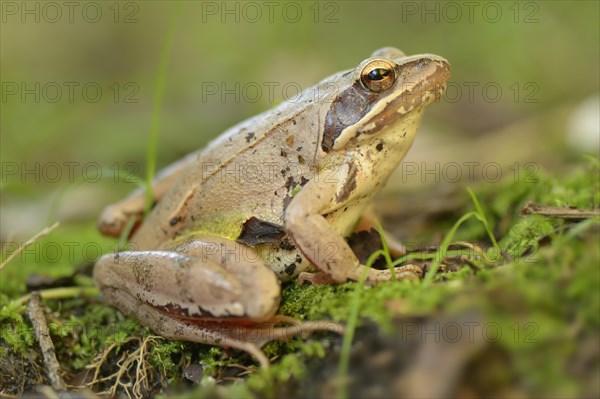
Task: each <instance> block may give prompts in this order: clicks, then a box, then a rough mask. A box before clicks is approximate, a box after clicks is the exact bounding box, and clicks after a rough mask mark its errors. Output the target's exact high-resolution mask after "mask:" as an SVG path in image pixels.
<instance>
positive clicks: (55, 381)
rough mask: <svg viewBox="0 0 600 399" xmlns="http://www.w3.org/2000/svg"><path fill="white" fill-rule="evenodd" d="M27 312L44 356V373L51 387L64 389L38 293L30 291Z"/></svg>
mask: <svg viewBox="0 0 600 399" xmlns="http://www.w3.org/2000/svg"><path fill="white" fill-rule="evenodd" d="M27 314H28V315H29V320H31V324H33V330H34V331H35V336H36V337H37V340H38V343H39V344H40V349H41V350H42V356H43V357H44V364H45V365H46V374H47V375H48V379H49V380H50V384H51V385H52V389H54V390H56V391H64V390H66V389H67V386H66V385H65V382H64V381H63V379H62V376H61V375H60V364H59V363H58V360H57V359H56V353H55V352H54V344H53V343H52V339H51V338H50V330H49V329H48V324H47V323H46V317H45V316H44V311H43V310H42V299H41V296H40V294H39V293H37V292H33V293H31V297H30V298H29V306H28V310H27Z"/></svg>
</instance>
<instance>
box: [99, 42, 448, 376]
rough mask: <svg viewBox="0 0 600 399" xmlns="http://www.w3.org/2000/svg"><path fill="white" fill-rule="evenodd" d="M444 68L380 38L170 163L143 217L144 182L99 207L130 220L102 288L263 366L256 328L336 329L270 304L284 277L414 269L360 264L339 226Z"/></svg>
mask: <svg viewBox="0 0 600 399" xmlns="http://www.w3.org/2000/svg"><path fill="white" fill-rule="evenodd" d="M449 76H450V65H449V63H448V61H447V60H446V59H444V58H443V57H440V56H437V55H433V54H420V55H411V56H407V55H406V54H405V53H403V52H402V51H401V50H399V49H397V48H393V47H384V48H381V49H378V50H376V51H375V52H373V53H372V54H371V56H370V57H368V58H366V59H364V60H363V61H361V62H360V63H359V64H358V65H357V66H356V67H354V68H352V69H349V70H344V71H341V72H338V73H335V74H333V75H331V76H329V77H327V78H325V79H323V80H322V81H320V82H318V83H316V84H314V85H312V86H310V87H308V88H307V89H305V90H303V91H302V92H301V93H300V94H298V95H297V96H294V97H291V98H289V99H287V100H285V101H283V102H281V103H280V104H279V105H277V106H276V107H274V108H273V109H271V110H268V111H265V112H263V113H261V114H259V115H257V116H254V117H252V118H250V119H247V120H245V121H243V122H241V123H239V124H237V125H235V126H233V127H231V128H229V129H227V130H226V131H225V132H223V133H222V134H221V135H219V136H218V137H217V138H216V139H214V140H213V141H211V142H210V143H209V144H208V145H207V146H206V147H204V148H202V149H200V150H198V151H196V152H192V153H191V154H189V155H187V156H185V157H184V158H183V159H181V160H179V161H177V162H175V163H174V164H172V165H170V166H168V167H167V168H165V169H164V170H163V171H161V172H160V173H159V174H157V176H156V178H155V179H154V180H153V182H152V196H153V198H154V203H155V205H154V206H153V208H152V210H151V211H150V212H149V213H148V214H147V215H145V217H142V216H143V215H144V207H145V201H146V191H145V190H144V189H138V190H136V191H134V192H133V193H132V194H130V195H129V196H128V197H127V198H125V199H124V200H122V201H120V202H117V203H116V204H113V205H110V206H108V207H106V208H105V210H104V211H103V213H102V214H101V217H100V219H99V222H98V227H99V229H100V231H101V232H102V233H103V234H105V235H109V236H115V237H117V236H119V235H121V234H122V233H123V231H124V229H125V227H126V226H127V224H128V223H129V221H131V220H134V221H136V228H135V230H134V231H133V233H132V234H131V235H130V243H129V244H130V247H129V248H128V250H126V251H116V252H114V253H109V254H105V255H103V256H102V257H101V258H100V259H99V260H98V261H97V262H96V264H95V266H94V272H93V275H94V280H95V283H96V285H97V286H98V287H99V289H100V290H101V292H102V294H103V296H104V298H105V299H106V301H107V302H108V303H109V304H111V305H113V306H115V307H116V308H118V309H120V310H121V311H122V312H123V313H125V314H127V315H129V316H132V317H134V318H136V319H137V320H139V321H140V323H141V324H143V325H145V326H148V327H149V328H150V329H151V330H153V331H154V332H156V333H158V334H159V335H161V336H163V337H165V338H167V339H173V340H181V341H192V342H197V343H202V344H208V345H216V346H220V347H224V348H233V349H238V350H242V351H245V352H247V353H249V354H251V355H252V356H253V357H254V358H255V359H257V360H258V362H259V363H260V365H261V366H263V367H268V366H269V359H268V358H267V357H266V355H265V354H264V353H263V352H262V349H261V348H262V346H263V345H264V344H265V343H266V342H269V341H271V340H279V339H288V338H290V337H292V336H294V335H298V334H307V333H311V332H315V331H334V332H337V333H340V334H343V326H342V325H340V324H338V323H335V322H332V321H327V320H321V321H302V322H301V321H299V320H296V319H293V318H290V317H287V316H283V315H278V314H277V311H278V309H279V305H280V301H281V289H282V288H281V287H282V283H285V282H288V281H291V280H294V279H296V280H297V281H302V282H306V281H308V282H312V283H314V284H342V283H345V282H348V281H359V280H360V281H365V282H366V283H367V284H378V283H380V282H384V281H390V280H393V279H415V278H419V277H420V273H421V269H419V268H418V267H416V266H414V265H403V266H399V267H396V268H395V269H392V270H390V269H387V270H377V269H374V268H369V267H367V266H365V265H364V264H361V262H360V261H359V260H358V259H357V257H356V256H355V255H354V253H353V251H352V249H351V248H350V246H349V244H348V243H347V241H346V238H347V237H348V236H349V235H350V234H352V232H353V231H354V229H355V227H356V226H357V224H359V222H360V221H361V220H362V219H361V217H362V214H363V213H364V212H365V211H366V210H367V209H369V206H370V203H371V200H372V199H373V197H374V196H375V194H377V193H378V192H379V191H380V190H381V189H382V188H383V187H384V185H385V183H386V181H387V180H388V178H389V177H390V175H391V173H392V172H393V171H394V170H395V169H396V167H397V166H398V164H399V163H400V162H401V161H402V159H403V158H404V156H405V154H406V153H407V151H408V150H409V148H410V147H411V145H412V143H413V141H414V138H415V135H416V132H417V128H418V126H419V123H420V120H421V117H422V114H423V111H424V109H425V108H426V107H427V106H428V105H429V104H432V103H434V102H437V101H439V100H440V98H441V97H442V96H443V93H444V90H445V88H446V85H447V81H448V78H449ZM142 219H143V220H142ZM361 277H362V278H363V280H361Z"/></svg>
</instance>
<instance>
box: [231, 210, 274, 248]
mask: <svg viewBox="0 0 600 399" xmlns="http://www.w3.org/2000/svg"><path fill="white" fill-rule="evenodd" d="M284 235H285V231H284V230H283V226H281V225H278V224H276V223H271V222H267V221H266V220H262V219H259V218H257V217H254V216H252V217H251V218H250V219H248V220H246V222H244V226H243V227H242V232H241V233H240V236H239V237H238V238H237V239H236V242H239V243H240V244H246V245H248V246H250V247H255V246H257V245H258V244H271V243H276V242H279V240H281V239H282V238H283V236H284Z"/></svg>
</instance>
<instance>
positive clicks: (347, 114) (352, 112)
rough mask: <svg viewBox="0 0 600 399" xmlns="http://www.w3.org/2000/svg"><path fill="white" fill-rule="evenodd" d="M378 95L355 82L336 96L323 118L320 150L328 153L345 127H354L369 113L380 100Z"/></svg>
mask: <svg viewBox="0 0 600 399" xmlns="http://www.w3.org/2000/svg"><path fill="white" fill-rule="evenodd" d="M380 94H381V93H373V92H370V91H368V90H367V89H365V88H364V87H363V86H362V85H361V84H360V82H358V81H357V82H355V83H354V84H353V85H352V86H351V87H349V88H348V89H346V90H344V91H343V92H342V93H341V94H340V95H339V96H337V98H336V99H335V100H334V101H333V103H332V104H331V108H329V111H328V112H327V116H326V117H325V129H324V131H323V141H322V142H321V149H322V150H323V151H325V152H330V151H331V148H332V147H333V142H334V141H335V139H336V138H338V136H339V135H340V134H341V133H342V130H344V129H345V128H346V127H347V126H350V125H354V124H355V123H356V122H358V121H359V120H360V119H361V118H362V117H363V116H364V115H365V114H366V113H367V112H369V110H370V109H371V107H372V106H373V105H374V104H375V103H376V102H377V101H378V100H379V99H380Z"/></svg>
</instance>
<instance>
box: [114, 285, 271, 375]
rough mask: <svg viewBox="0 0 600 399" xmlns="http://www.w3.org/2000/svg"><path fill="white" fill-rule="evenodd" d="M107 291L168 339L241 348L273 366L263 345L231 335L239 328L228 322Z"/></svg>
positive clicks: (143, 323)
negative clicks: (206, 319)
mask: <svg viewBox="0 0 600 399" xmlns="http://www.w3.org/2000/svg"><path fill="white" fill-rule="evenodd" d="M103 294H104V296H105V297H106V299H107V300H108V301H109V302H111V303H118V304H119V305H118V306H119V309H120V310H121V311H122V312H123V313H125V314H128V315H132V316H134V317H135V318H136V319H138V320H139V322H140V323H141V324H142V325H145V326H147V327H149V328H150V329H151V330H152V331H154V332H155V333H156V334H159V335H160V336H162V337H164V338H167V339H174V340H180V341H192V342H198V343H202V344H206V345H217V346H221V347H228V348H234V349H239V350H242V351H244V352H246V353H248V354H250V355H251V356H253V357H254V358H255V359H256V360H257V361H258V363H259V364H260V365H261V367H263V368H268V367H269V365H270V362H269V359H268V358H267V356H266V355H265V354H264V352H263V351H262V350H261V349H260V346H259V345H257V344H256V343H253V342H248V341H242V340H240V339H236V338H234V337H232V336H230V334H231V333H232V332H235V331H227V330H228V329H229V328H231V327H229V326H227V325H224V326H219V323H216V322H212V323H211V322H203V321H194V320H189V319H180V318H177V317H174V316H171V315H169V314H167V313H164V312H162V311H160V310H158V309H156V308H155V307H153V306H151V305H148V304H146V303H143V302H140V301H138V300H137V299H136V298H134V297H133V296H131V295H129V294H127V293H124V292H122V291H118V290H115V289H112V288H105V289H103ZM248 335H249V334H248Z"/></svg>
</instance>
